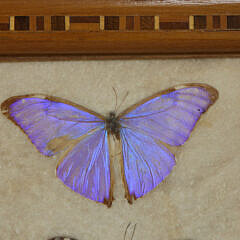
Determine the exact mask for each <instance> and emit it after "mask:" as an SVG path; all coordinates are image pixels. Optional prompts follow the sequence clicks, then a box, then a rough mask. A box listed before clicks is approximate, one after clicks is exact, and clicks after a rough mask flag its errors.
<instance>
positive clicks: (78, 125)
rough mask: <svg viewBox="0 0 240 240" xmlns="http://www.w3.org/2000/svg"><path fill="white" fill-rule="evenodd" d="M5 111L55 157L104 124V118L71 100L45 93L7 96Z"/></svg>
mask: <svg viewBox="0 0 240 240" xmlns="http://www.w3.org/2000/svg"><path fill="white" fill-rule="evenodd" d="M1 110H2V113H3V114H4V115H6V116H7V117H8V118H9V119H10V120H12V121H13V122H14V123H15V124H17V125H18V126H19V127H20V128H21V129H22V130H23V131H24V133H26V134H27V136H28V137H29V138H30V140H31V141H32V143H33V144H34V145H35V146H36V148H37V149H38V150H39V152H41V153H42V154H44V155H47V156H52V155H54V154H56V153H57V152H58V151H59V150H62V149H64V147H65V145H67V144H68V143H69V142H71V140H73V139H76V138H79V137H81V136H82V135H84V134H86V133H88V132H89V131H91V130H93V129H95V128H99V127H102V126H103V125H104V120H103V119H104V118H103V117H102V116H101V115H99V114H97V113H94V112H91V111H89V110H88V109H86V108H84V107H82V106H79V105H77V104H74V103H71V102H69V101H66V100H63V99H60V98H56V97H50V96H45V95H24V96H16V97H11V98H9V99H7V100H6V101H5V102H3V103H2V105H1Z"/></svg>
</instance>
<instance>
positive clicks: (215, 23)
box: [213, 16, 221, 29]
mask: <svg viewBox="0 0 240 240" xmlns="http://www.w3.org/2000/svg"><path fill="white" fill-rule="evenodd" d="M220 27H221V22H220V16H213V28H214V29H219V28H220Z"/></svg>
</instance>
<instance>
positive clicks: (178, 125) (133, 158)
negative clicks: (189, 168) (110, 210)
mask: <svg viewBox="0 0 240 240" xmlns="http://www.w3.org/2000/svg"><path fill="white" fill-rule="evenodd" d="M217 98H218V92H217V90H216V89H214V88H212V87H211V86H209V85H205V84H187V85H184V86H178V87H175V88H171V89H168V90H166V91H163V92H160V93H158V94H155V95H154V96H152V97H151V98H148V99H145V100H143V101H142V102H140V103H138V104H136V105H134V106H132V107H130V108H129V109H127V110H126V111H124V112H123V113H122V114H120V115H119V119H120V124H121V126H122V129H121V140H122V151H123V173H122V174H123V178H124V182H125V187H126V188H127V189H126V192H127V193H128V194H127V197H128V198H131V196H135V197H136V198H138V197H141V196H143V195H144V194H146V193H147V192H149V191H150V190H152V189H153V188H155V187H156V186H157V185H158V184H159V183H160V182H161V181H162V180H163V179H164V178H165V177H166V176H167V175H168V174H169V173H170V172H171V169H172V167H173V165H174V156H173V155H172V154H171V153H170V152H169V150H168V149H167V148H166V147H165V146H164V145H163V144H161V142H162V143H164V144H167V145H171V146H179V145H182V144H184V142H185V141H186V140H187V139H188V138H189V136H190V134H191V131H192V130H193V128H194V126H195V124H196V122H197V121H198V119H199V118H200V116H201V114H202V113H204V112H205V111H206V110H207V109H208V107H209V106H210V105H212V104H213V103H214V102H215V101H216V99H217ZM126 149H127V150H126ZM127 151H129V152H127ZM151 166H152V167H151ZM151 168H153V169H154V171H151ZM129 173H132V174H129ZM161 173H162V174H161ZM126 185H127V186H126Z"/></svg>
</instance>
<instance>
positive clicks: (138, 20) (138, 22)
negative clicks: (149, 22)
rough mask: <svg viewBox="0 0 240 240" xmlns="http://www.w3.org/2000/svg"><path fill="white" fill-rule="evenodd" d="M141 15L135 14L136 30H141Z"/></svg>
mask: <svg viewBox="0 0 240 240" xmlns="http://www.w3.org/2000/svg"><path fill="white" fill-rule="evenodd" d="M140 30H141V29H140V17H139V16H134V31H140Z"/></svg>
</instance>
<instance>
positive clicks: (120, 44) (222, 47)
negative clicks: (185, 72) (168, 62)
mask: <svg viewBox="0 0 240 240" xmlns="http://www.w3.org/2000/svg"><path fill="white" fill-rule="evenodd" d="M222 56H240V3H238V1H234V0H233V1H221V0H218V1H217V0H208V1H207V0H192V1H185V0H182V1H178V0H165V1H150V0H146V1H137V0H135V1H134V0H132V1H127V0H119V1H116V0H111V1H110V0H88V1H87V0H69V1H67V2H66V1H64V0H50V1H37V0H27V1H23V0H13V1H11V2H9V1H4V0H0V60H2V61H8V60H46V59H47V60H49V59H53V60H64V59H89V58H90V59H98V58H103V59H108V58H117V59H119V58H159V57H167V58H172V57H222Z"/></svg>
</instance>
